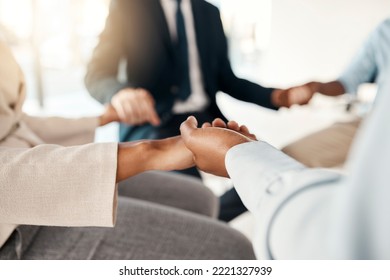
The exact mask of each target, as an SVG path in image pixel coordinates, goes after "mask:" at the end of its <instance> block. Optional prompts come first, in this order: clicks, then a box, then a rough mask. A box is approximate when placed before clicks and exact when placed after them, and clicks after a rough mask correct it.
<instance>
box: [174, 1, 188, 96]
mask: <svg viewBox="0 0 390 280" xmlns="http://www.w3.org/2000/svg"><path fill="white" fill-rule="evenodd" d="M176 1H177V11H176V28H177V42H176V48H177V66H178V72H179V73H178V75H179V77H180V80H179V87H180V91H179V94H178V95H179V98H180V99H181V100H186V99H187V98H188V97H189V96H190V94H191V84H190V73H189V57H188V41H187V34H186V26H185V23H184V16H183V13H182V11H181V5H180V4H181V2H182V0H176Z"/></svg>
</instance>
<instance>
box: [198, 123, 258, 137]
mask: <svg viewBox="0 0 390 280" xmlns="http://www.w3.org/2000/svg"><path fill="white" fill-rule="evenodd" d="M206 127H219V128H226V129H230V130H233V131H236V132H238V133H241V134H243V135H244V136H246V137H248V138H249V139H251V140H254V141H257V137H256V135H254V134H252V133H250V131H249V129H248V128H247V127H246V126H245V125H241V126H240V125H239V124H238V123H237V122H235V121H229V122H228V123H227V124H226V123H225V122H224V121H223V120H222V119H220V118H216V119H215V120H214V121H213V122H212V123H207V122H206V123H204V124H203V125H202V128H206Z"/></svg>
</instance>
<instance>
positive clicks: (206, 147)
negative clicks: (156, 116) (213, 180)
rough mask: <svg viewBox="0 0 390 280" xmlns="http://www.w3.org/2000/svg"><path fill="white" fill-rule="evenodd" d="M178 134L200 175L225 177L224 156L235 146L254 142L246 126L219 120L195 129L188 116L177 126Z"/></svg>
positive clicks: (195, 122)
mask: <svg viewBox="0 0 390 280" xmlns="http://www.w3.org/2000/svg"><path fill="white" fill-rule="evenodd" d="M180 132H181V137H182V139H183V141H184V144H185V146H186V147H187V149H189V150H190V151H191V152H192V154H193V160H194V162H195V164H196V166H197V167H198V168H199V169H200V170H202V171H204V172H207V173H211V174H214V175H217V176H223V177H229V175H228V172H227V170H226V166H225V157H226V153H227V152H228V151H229V150H230V149H231V148H232V147H234V146H236V145H240V144H243V143H248V142H251V141H256V140H257V139H256V136H255V135H253V134H251V133H250V132H249V130H248V128H247V127H246V126H239V125H238V124H237V123H236V122H234V121H230V122H228V123H227V124H226V123H225V122H224V121H223V120H221V119H215V120H214V121H213V122H212V123H204V124H203V125H202V127H201V128H198V122H197V120H196V119H195V118H194V117H189V118H188V119H187V120H186V121H185V122H183V123H182V124H181V126H180Z"/></svg>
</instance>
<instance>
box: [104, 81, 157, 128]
mask: <svg viewBox="0 0 390 280" xmlns="http://www.w3.org/2000/svg"><path fill="white" fill-rule="evenodd" d="M111 104H112V106H113V107H114V108H115V110H116V112H117V113H118V116H119V120H120V121H121V122H123V123H126V124H130V125H141V124H144V123H150V124H152V125H154V126H157V125H159V124H160V122H161V121H160V118H159V116H158V114H157V112H156V109H155V102H154V99H153V96H152V95H151V94H150V93H149V92H148V91H147V90H145V89H132V88H125V89H122V90H121V91H119V92H118V93H117V94H115V95H114V97H113V98H112V99H111Z"/></svg>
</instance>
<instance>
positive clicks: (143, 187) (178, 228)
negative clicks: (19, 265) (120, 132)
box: [0, 42, 254, 260]
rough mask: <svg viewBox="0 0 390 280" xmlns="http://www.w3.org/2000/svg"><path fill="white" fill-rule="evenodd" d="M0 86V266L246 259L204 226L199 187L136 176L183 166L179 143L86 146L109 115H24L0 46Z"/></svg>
mask: <svg viewBox="0 0 390 280" xmlns="http://www.w3.org/2000/svg"><path fill="white" fill-rule="evenodd" d="M0 77H1V79H0V259H41V260H43V259H253V258H254V254H253V250H252V246H251V244H250V242H249V241H248V240H247V239H246V238H245V237H244V236H242V235H241V234H240V233H238V232H236V231H235V230H233V229H231V228H229V227H227V226H226V225H224V224H222V223H219V222H217V221H216V220H215V219H214V218H215V216H216V213H217V207H218V206H217V199H216V198H215V197H214V196H213V194H212V193H211V192H210V191H209V190H208V189H207V188H205V187H204V186H202V185H201V184H200V182H199V180H195V179H192V178H188V177H187V176H183V175H180V174H171V173H158V172H151V173H146V174H143V175H138V174H140V173H142V172H144V171H148V170H164V171H168V170H174V169H183V168H188V167H190V166H193V160H192V154H191V153H190V152H189V151H188V150H187V148H186V147H185V146H184V144H183V142H182V140H181V138H180V137H173V138H168V139H164V140H144V141H136V142H130V143H119V144H118V143H95V144H93V143H92V144H88V143H90V142H92V141H93V137H94V131H95V128H96V127H97V126H100V125H105V124H107V123H110V122H113V121H118V120H119V117H118V115H117V113H116V111H115V109H114V108H113V107H112V106H107V107H106V109H105V112H104V113H103V114H102V115H101V116H100V117H89V118H80V119H64V118H56V117H50V118H43V117H31V116H28V115H26V114H24V113H23V111H22V106H23V103H24V99H25V82H24V77H23V74H22V71H21V69H20V68H19V66H18V64H17V63H16V61H15V60H14V58H13V56H12V54H11V52H10V50H9V49H8V47H7V46H6V45H4V44H2V43H1V42H0ZM136 175H138V176H136ZM130 177H131V178H130ZM118 183H119V184H118ZM118 192H119V195H118ZM110 227H111V228H110Z"/></svg>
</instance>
